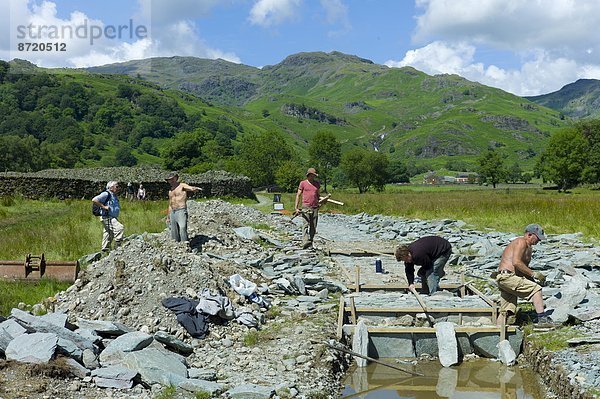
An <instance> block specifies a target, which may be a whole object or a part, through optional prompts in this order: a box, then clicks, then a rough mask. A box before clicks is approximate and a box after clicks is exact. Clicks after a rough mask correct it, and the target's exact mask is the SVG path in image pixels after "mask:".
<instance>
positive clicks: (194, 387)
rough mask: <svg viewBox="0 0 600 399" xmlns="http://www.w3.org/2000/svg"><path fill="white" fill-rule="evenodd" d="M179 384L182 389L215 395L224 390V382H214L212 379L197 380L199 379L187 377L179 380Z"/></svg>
mask: <svg viewBox="0 0 600 399" xmlns="http://www.w3.org/2000/svg"><path fill="white" fill-rule="evenodd" d="M177 386H178V387H179V388H181V389H185V390H186V391H190V392H206V393H209V394H210V395H213V396H214V395H218V394H219V393H220V392H221V391H222V390H223V385H222V384H219V383H216V382H212V381H205V380H197V379H192V378H188V379H185V380H183V381H181V382H179V384H177Z"/></svg>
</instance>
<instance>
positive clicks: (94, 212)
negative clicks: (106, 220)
mask: <svg viewBox="0 0 600 399" xmlns="http://www.w3.org/2000/svg"><path fill="white" fill-rule="evenodd" d="M106 192H107V193H108V197H106V201H104V202H103V203H102V205H106V204H107V203H108V201H109V200H110V192H109V191H108V190H106ZM92 215H94V216H101V215H102V208H100V207H99V206H98V205H96V203H95V202H92Z"/></svg>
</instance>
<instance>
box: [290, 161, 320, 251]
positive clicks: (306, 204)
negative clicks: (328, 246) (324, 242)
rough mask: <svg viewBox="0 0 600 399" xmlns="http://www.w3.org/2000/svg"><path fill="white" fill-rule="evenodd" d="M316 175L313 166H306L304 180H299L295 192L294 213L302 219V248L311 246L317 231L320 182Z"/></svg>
mask: <svg viewBox="0 0 600 399" xmlns="http://www.w3.org/2000/svg"><path fill="white" fill-rule="evenodd" d="M318 176H319V175H318V174H317V171H316V170H315V168H308V170H307V171H306V180H302V181H301V182H300V185H299V186H298V191H297V192H296V202H295V204H294V209H295V210H296V214H299V215H302V219H303V220H304V223H303V226H302V248H304V249H306V248H311V247H312V245H313V239H314V237H315V234H316V232H317V223H318V221H319V207H320V206H321V201H320V191H319V190H320V189H321V183H320V182H319V181H318V180H316V178H317V177H318ZM300 199H302V201H300ZM300 206H302V208H300Z"/></svg>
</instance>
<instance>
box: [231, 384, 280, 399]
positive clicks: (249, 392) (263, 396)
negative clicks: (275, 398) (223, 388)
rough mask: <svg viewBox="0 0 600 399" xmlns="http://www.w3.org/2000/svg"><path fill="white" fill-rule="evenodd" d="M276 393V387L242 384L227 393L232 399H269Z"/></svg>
mask: <svg viewBox="0 0 600 399" xmlns="http://www.w3.org/2000/svg"><path fill="white" fill-rule="evenodd" d="M273 393H275V388H274V387H266V386H262V385H256V384H242V385H237V386H235V387H233V388H232V389H230V390H228V391H227V395H229V397H230V398H231V399H269V398H270V397H271V396H272V395H273Z"/></svg>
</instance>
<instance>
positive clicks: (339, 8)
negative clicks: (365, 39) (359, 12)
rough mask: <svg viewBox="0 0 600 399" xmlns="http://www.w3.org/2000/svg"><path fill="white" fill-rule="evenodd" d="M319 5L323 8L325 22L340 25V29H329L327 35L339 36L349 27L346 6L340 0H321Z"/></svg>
mask: <svg viewBox="0 0 600 399" xmlns="http://www.w3.org/2000/svg"><path fill="white" fill-rule="evenodd" d="M321 6H322V7H323V9H324V10H325V22H326V23H327V24H329V25H336V24H339V25H340V29H339V30H334V31H330V32H329V33H328V34H329V36H339V35H342V34H344V33H346V32H348V31H349V30H350V29H351V25H350V19H349V17H348V7H347V6H346V5H345V4H344V3H343V2H342V0H321Z"/></svg>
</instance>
